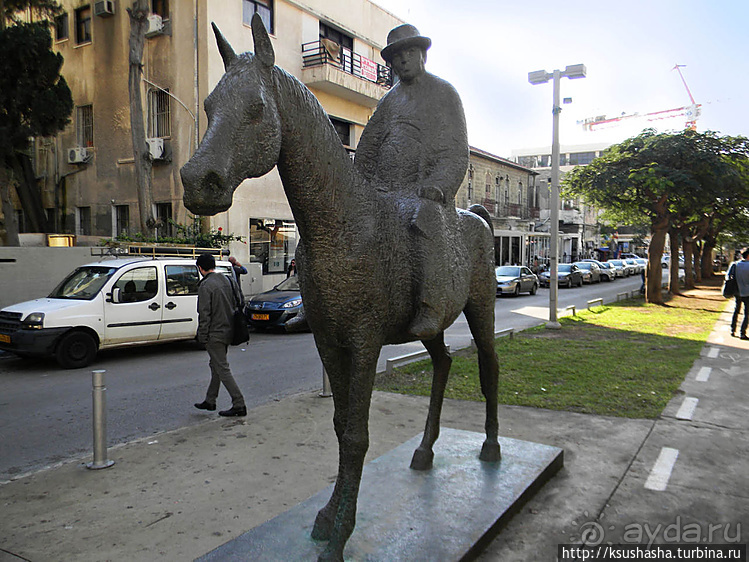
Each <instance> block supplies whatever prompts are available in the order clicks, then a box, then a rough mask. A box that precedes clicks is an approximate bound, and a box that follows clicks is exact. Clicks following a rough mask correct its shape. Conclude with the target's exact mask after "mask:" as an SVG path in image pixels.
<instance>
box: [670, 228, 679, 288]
mask: <svg viewBox="0 0 749 562" xmlns="http://www.w3.org/2000/svg"><path fill="white" fill-rule="evenodd" d="M668 234H669V239H670V240H669V242H670V246H671V261H670V263H669V268H668V273H669V279H668V291H669V292H670V293H671V294H672V295H680V294H681V285H680V283H679V230H678V229H677V228H673V227H672V228H670V229H669V232H668Z"/></svg>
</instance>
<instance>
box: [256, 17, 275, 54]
mask: <svg viewBox="0 0 749 562" xmlns="http://www.w3.org/2000/svg"><path fill="white" fill-rule="evenodd" d="M251 25H252V40H253V41H254V43H255V56H256V57H257V58H258V59H260V62H262V63H263V64H264V65H265V66H273V65H274V64H276V55H275V53H274V52H273V45H272V44H271V42H270V37H268V32H267V31H266V29H265V25H263V20H262V18H261V17H260V16H259V15H257V13H256V14H255V15H254V16H252V24H251Z"/></svg>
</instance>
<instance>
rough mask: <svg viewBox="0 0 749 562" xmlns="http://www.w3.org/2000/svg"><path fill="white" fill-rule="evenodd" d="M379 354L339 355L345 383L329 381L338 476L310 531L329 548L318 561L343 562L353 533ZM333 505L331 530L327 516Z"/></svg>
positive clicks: (361, 349) (368, 349) (355, 350)
mask: <svg viewBox="0 0 749 562" xmlns="http://www.w3.org/2000/svg"><path fill="white" fill-rule="evenodd" d="M379 355H380V347H377V346H374V345H360V346H356V345H354V346H353V347H352V348H351V349H350V350H349V352H348V353H342V354H341V362H340V364H339V366H340V367H341V373H343V374H344V378H346V380H347V384H345V385H344V384H339V385H337V386H336V385H334V384H333V380H332V378H331V381H330V384H331V387H332V388H333V397H334V400H336V402H335V404H336V414H335V418H334V419H335V426H336V434H337V435H338V446H339V452H338V458H339V460H338V477H337V479H336V485H335V489H334V491H333V496H332V497H331V499H330V501H329V502H328V505H327V506H325V507H324V508H323V509H322V510H321V511H320V513H318V519H317V520H316V521H315V527H314V529H313V537H317V536H319V537H322V536H323V535H328V545H327V547H326V548H325V550H324V551H323V553H322V554H321V555H320V557H319V558H318V560H319V561H335V562H343V548H344V547H345V546H346V541H348V539H349V537H350V536H351V533H352V532H353V531H354V526H355V524H356V505H357V499H358V496H359V485H360V484H361V476H362V470H363V468H364V457H365V456H366V454H367V449H368V448H369V407H370V404H371V401H372V387H373V386H374V378H375V371H376V369H377V359H378V357H379ZM339 374H340V373H339ZM328 376H329V377H330V376H331V373H328ZM336 389H338V391H339V392H345V393H346V395H347V396H346V397H345V398H336V396H335V392H336ZM339 405H341V406H342V407H344V406H345V414H344V415H343V416H341V417H339V415H338V408H339ZM336 505H337V510H336V513H335V517H334V518H333V524H332V528H331V527H329V522H330V519H331V517H330V515H331V514H332V510H333V509H334V507H335V506H336ZM318 522H319V523H318ZM324 527H328V529H329V532H323V531H327V530H328V529H324Z"/></svg>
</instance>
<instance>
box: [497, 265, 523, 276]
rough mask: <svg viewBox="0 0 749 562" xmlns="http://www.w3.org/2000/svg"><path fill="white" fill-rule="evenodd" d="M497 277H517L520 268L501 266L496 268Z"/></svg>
mask: <svg viewBox="0 0 749 562" xmlns="http://www.w3.org/2000/svg"><path fill="white" fill-rule="evenodd" d="M497 275H500V276H502V277H519V276H520V268H519V267H512V266H509V265H503V266H501V267H498V268H497Z"/></svg>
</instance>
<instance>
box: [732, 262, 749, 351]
mask: <svg viewBox="0 0 749 562" xmlns="http://www.w3.org/2000/svg"><path fill="white" fill-rule="evenodd" d="M741 257H742V258H744V259H742V260H741V261H738V262H736V263H735V264H734V266H733V267H735V268H736V282H737V283H738V285H739V297H740V299H741V303H742V304H743V305H744V321H743V322H742V323H741V339H742V340H749V337H747V335H746V329H747V326H749V309H747V305H749V248H744V250H743V251H742V252H741ZM736 306H738V304H737V305H736Z"/></svg>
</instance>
